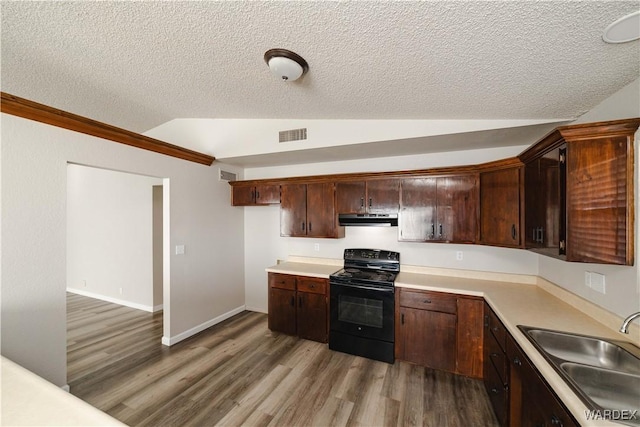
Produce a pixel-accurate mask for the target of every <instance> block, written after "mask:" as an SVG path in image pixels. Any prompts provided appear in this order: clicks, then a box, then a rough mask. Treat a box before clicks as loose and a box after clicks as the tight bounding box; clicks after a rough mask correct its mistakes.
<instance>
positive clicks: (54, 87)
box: [1, 0, 640, 166]
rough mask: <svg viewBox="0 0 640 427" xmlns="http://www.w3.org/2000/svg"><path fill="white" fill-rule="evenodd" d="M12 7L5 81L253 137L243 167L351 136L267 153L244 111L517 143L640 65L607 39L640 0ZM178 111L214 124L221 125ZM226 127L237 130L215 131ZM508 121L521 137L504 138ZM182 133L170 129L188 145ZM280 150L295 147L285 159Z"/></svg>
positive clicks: (116, 118) (108, 108) (637, 47)
mask: <svg viewBox="0 0 640 427" xmlns="http://www.w3.org/2000/svg"><path fill="white" fill-rule="evenodd" d="M1 7H2V9H1V13H2V76H1V77H2V81H1V82H2V90H3V91H4V92H8V93H11V94H14V95H17V96H20V97H24V98H28V99H31V100H34V101H37V102H40V103H44V104H47V105H51V106H53V107H56V108H60V109H63V110H67V111H70V112H73V113H76V114H80V115H83V116H87V117H91V118H93V119H96V120H100V121H103V122H106V123H109V124H112V125H115V126H119V127H123V128H125V129H129V130H133V131H136V132H141V133H142V132H147V131H150V130H151V133H152V134H154V136H156V137H160V138H161V139H162V136H163V131H162V129H164V128H166V127H167V126H168V127H172V128H176V127H180V126H184V130H185V132H184V134H189V135H191V134H193V138H194V139H199V142H198V144H200V145H198V146H197V148H199V149H201V150H203V151H206V152H208V153H209V154H213V155H216V157H218V158H219V159H221V160H225V156H222V157H221V156H220V155H218V154H217V152H218V153H219V152H222V153H225V152H232V151H233V150H229V148H228V147H232V146H236V147H237V146H238V145H243V146H245V147H246V148H245V149H244V151H241V152H238V151H237V150H236V151H233V153H234V154H233V155H228V156H227V160H228V161H229V162H231V163H233V160H234V159H236V160H237V162H236V163H237V164H239V165H245V166H249V165H266V164H277V163H278V162H280V163H282V162H296V161H300V162H304V161H306V160H305V157H304V155H303V154H302V152H303V151H305V149H307V148H308V149H309V150H315V151H316V153H315V154H314V155H316V156H320V157H316V158H319V159H323V158H327V159H329V158H335V152H334V153H333V154H332V155H329V154H327V155H326V156H325V157H323V152H324V151H327V150H328V152H330V151H331V149H332V147H333V145H334V144H332V143H331V140H332V138H333V139H339V137H340V135H333V136H332V135H331V133H330V131H327V132H326V135H325V138H326V140H325V141H324V142H322V143H318V141H316V143H315V145H314V144H312V145H310V146H309V147H305V146H304V145H300V146H297V147H295V148H292V149H287V150H284V149H281V148H278V149H274V150H271V151H269V150H266V151H264V152H258V151H252V148H251V147H252V146H259V144H257V145H256V144H253V141H252V140H251V137H250V136H247V135H246V133H245V134H238V133H234V132H233V131H230V129H232V127H229V126H228V122H226V120H229V119H241V120H244V121H245V122H243V126H241V127H244V128H246V127H251V126H252V124H253V123H256V122H255V121H256V120H263V121H264V119H272V120H274V123H276V122H277V126H278V127H280V128H284V129H286V128H287V121H288V120H291V121H295V125H296V126H295V127H297V126H299V125H300V124H302V126H304V125H305V124H304V121H305V120H309V121H318V120H322V121H323V122H322V123H323V126H325V129H331V123H338V122H340V123H342V124H344V123H352V124H353V128H354V129H357V127H358V126H363V123H369V122H361V121H365V120H366V121H371V120H376V121H380V123H385V122H382V121H390V122H389V123H391V124H393V123H397V122H392V121H394V120H396V121H397V120H406V121H408V122H412V123H414V124H415V123H423V124H429V123H435V122H434V121H438V120H450V121H457V122H458V123H460V124H463V123H465V122H466V121H470V120H476V121H479V120H485V121H487V122H486V123H487V125H486V126H479V127H478V128H477V129H476V131H477V132H478V134H477V135H475V136H476V137H474V135H473V132H471V135H465V138H460V137H458V139H457V140H455V143H453V144H452V145H454V146H455V147H461V149H465V148H484V147H489V146H504V145H505V144H512V145H517V144H523V143H528V142H533V140H535V139H537V138H539V137H541V136H542V135H543V134H544V133H546V132H547V131H548V130H550V129H551V128H553V127H554V126H555V125H557V124H558V123H561V122H565V121H569V120H573V119H575V118H577V117H579V116H580V115H581V114H583V113H585V112H586V111H588V110H590V109H591V108H593V107H594V106H595V105H597V104H598V103H599V102H601V101H602V100H603V99H605V98H607V97H608V96H610V95H611V94H613V93H614V92H616V91H617V90H619V89H620V88H622V87H624V86H625V85H627V84H629V83H630V82H632V81H634V80H635V79H637V78H638V77H639V76H640V42H639V41H635V42H630V43H624V44H618V45H612V44H607V43H604V42H603V40H602V32H603V30H604V28H606V26H607V25H609V24H610V23H612V22H613V21H615V20H616V19H618V18H620V17H622V16H624V15H626V14H629V13H631V12H634V11H637V10H638V9H639V8H640V6H639V2H638V1H592V0H587V1H571V2H570V1H548V2H541V1H532V0H526V1H508V2H507V1H496V2H494V1H428V2H413V1H407V2H394V1H384V2H360V1H357V2H356V1H347V2H324V1H300V2H297V1H283V2H280V1H237V2H226V1H225V2H222V1H221V2H218V1H193V2H146V1H145V2H137V1H130V2H113V1H104V2H93V1H87V2H84V1H83V2H64V1H51V2H23V1H16V2H6V1H5V2H2V5H1ZM271 48H286V49H290V50H293V51H295V52H296V53H298V54H300V55H301V56H303V57H304V58H305V59H306V60H307V62H308V63H309V65H310V70H309V72H308V73H307V74H306V75H305V76H304V77H303V78H302V79H301V80H298V81H295V82H287V83H285V82H282V81H279V80H278V79H276V78H275V77H274V76H273V75H272V74H270V72H269V69H268V68H267V66H266V64H265V62H264V60H263V55H264V52H265V51H267V50H268V49H271ZM176 119H178V121H176ZM179 119H205V120H210V121H211V122H210V123H209V125H208V126H207V132H208V133H207V134H206V135H209V136H206V135H205V134H202V135H196V134H195V133H194V131H193V129H189V128H188V126H189V124H191V123H192V122H190V121H189V120H185V121H184V122H180V121H179ZM349 121H351V122H349ZM168 123H173V125H171V126H169V125H168ZM181 123H182V124H181ZM216 123H220V125H221V127H220V128H221V129H223V130H224V132H222V131H221V132H219V133H218V134H217V136H216V137H214V136H211V135H216ZM293 124H294V122H292V126H293ZM154 128H155V129H156V130H155V131H153V130H152V129H154ZM504 129H510V131H509V132H506V135H507V137H509V138H512V140H511V141H512V142H509V141H506V142H505V140H504V137H505V131H504ZM514 129H522V132H521V133H518V132H516V131H515V130H514ZM492 131H495V132H498V133H497V134H496V136H500V137H501V138H502V140H501V141H496V139H495V138H493V134H492V133H491V132H492ZM448 132H449V134H451V135H454V134H457V132H453V131H448ZM486 132H489V133H486ZM510 132H511V133H512V134H511V133H510ZM176 134H180V132H175V129H173V131H172V132H168V133H166V135H164V136H165V140H167V142H172V143H176V144H179V145H185V146H188V145H189V144H190V143H189V140H188V138H182V139H181V138H178V137H172V136H171V135H176ZM446 134H447V133H439V134H438V133H434V134H426V133H425V134H424V135H421V134H419V133H414V134H409V135H407V134H402V133H399V134H398V135H397V136H394V135H393V134H389V135H385V137H384V138H382V139H376V138H375V137H371V138H370V141H359V143H367V142H370V143H372V144H376V145H377V147H375V146H374V145H371V147H372V150H370V153H367V150H362V149H358V150H355V151H354V152H353V153H352V154H351V156H352V157H353V156H356V157H357V156H362V157H367V156H377V155H388V154H389V152H390V149H389V147H391V145H389V144H388V147H387V149H384V150H383V149H381V148H380V147H381V144H383V143H385V142H387V143H390V142H393V141H396V143H394V147H395V148H394V149H396V150H400V151H399V153H400V154H404V153H405V152H406V153H413V152H428V151H429V150H431V151H434V150H446V145H447V144H446V143H444V142H443V140H442V138H443V135H446ZM416 138H418V140H416ZM420 138H423V139H420ZM434 138H435V139H434ZM309 139H310V141H312V138H311V137H310V138H309ZM454 139H455V138H454ZM461 139H464V141H465V142H464V143H462V142H461V141H459V140H461ZM401 141H405V142H401ZM406 141H408V142H406ZM492 141H493V142H492ZM276 143H277V141H275V142H274V144H276ZM348 143H349V141H341V142H340V144H337V145H339V146H340V147H341V148H339V147H336V149H337V150H338V148H339V150H343V151H345V145H348ZM203 144H204V145H207V144H208V146H206V147H203V146H201V145H203ZM430 144H431V145H430ZM438 144H440V145H438ZM465 144H466V145H465ZM405 146H406V147H407V148H406V149H404V152H403V151H402V150H403V147H405ZM443 146H445V148H442V147H443ZM189 148H195V147H194V146H193V145H192V146H191V147H189ZM373 148H375V149H373ZM278 151H280V152H283V153H284V152H285V151H287V152H290V153H289V157H291V158H290V159H286V160H283V159H285V156H281V158H280V159H279V160H278V156H277V153H278ZM298 151H299V152H300V153H299V156H297V155H295V153H294V155H292V154H291V153H293V152H298ZM347 151H348V150H347ZM352 151H353V150H352ZM338 152H339V151H338ZM345 152H346V151H345ZM274 154H276V155H275V156H274ZM255 156H258V157H259V156H262V157H260V158H261V159H262V160H261V161H257V160H256V157H255ZM241 158H245V159H248V158H251V159H252V160H251V161H246V162H244V163H243V161H242V160H238V159H241Z"/></svg>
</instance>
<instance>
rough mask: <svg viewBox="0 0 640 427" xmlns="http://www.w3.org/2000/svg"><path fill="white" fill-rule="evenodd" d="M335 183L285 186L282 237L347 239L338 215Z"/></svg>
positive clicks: (281, 205)
mask: <svg viewBox="0 0 640 427" xmlns="http://www.w3.org/2000/svg"><path fill="white" fill-rule="evenodd" d="M334 206H335V184H334V183H331V182H321V183H312V184H293V183H290V184H283V185H282V187H281V201H280V235H281V236H289V237H327V238H339V237H344V227H338V224H337V215H336V213H335V209H334Z"/></svg>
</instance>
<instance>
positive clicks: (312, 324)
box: [297, 292, 327, 343]
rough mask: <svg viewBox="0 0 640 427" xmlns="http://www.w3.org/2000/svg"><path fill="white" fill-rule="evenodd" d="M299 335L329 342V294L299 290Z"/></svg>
mask: <svg viewBox="0 0 640 427" xmlns="http://www.w3.org/2000/svg"><path fill="white" fill-rule="evenodd" d="M297 322H298V336H299V337H300V338H304V339H308V340H313V341H319V342H323V343H324V342H327V296H326V295H325V294H318V293H310V292H298V317H297Z"/></svg>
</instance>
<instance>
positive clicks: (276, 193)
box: [231, 184, 280, 206]
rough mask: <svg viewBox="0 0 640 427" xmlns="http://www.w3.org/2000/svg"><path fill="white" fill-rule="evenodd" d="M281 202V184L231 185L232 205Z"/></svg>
mask: <svg viewBox="0 0 640 427" xmlns="http://www.w3.org/2000/svg"><path fill="white" fill-rule="evenodd" d="M278 203H280V185H276V184H272V185H269V184H264V185H238V186H234V187H231V205H232V206H253V205H275V204H278Z"/></svg>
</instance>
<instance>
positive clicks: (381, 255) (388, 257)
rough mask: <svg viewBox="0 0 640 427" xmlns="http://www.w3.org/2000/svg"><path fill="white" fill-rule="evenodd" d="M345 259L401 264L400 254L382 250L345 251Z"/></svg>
mask: <svg viewBox="0 0 640 427" xmlns="http://www.w3.org/2000/svg"><path fill="white" fill-rule="evenodd" d="M344 259H345V260H354V261H357V260H362V261H367V260H371V261H378V262H383V263H386V262H392V263H400V253H399V252H393V251H386V250H381V249H345V250H344Z"/></svg>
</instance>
